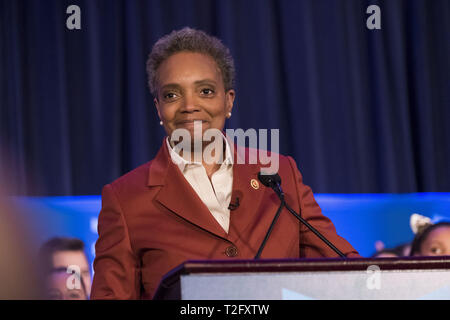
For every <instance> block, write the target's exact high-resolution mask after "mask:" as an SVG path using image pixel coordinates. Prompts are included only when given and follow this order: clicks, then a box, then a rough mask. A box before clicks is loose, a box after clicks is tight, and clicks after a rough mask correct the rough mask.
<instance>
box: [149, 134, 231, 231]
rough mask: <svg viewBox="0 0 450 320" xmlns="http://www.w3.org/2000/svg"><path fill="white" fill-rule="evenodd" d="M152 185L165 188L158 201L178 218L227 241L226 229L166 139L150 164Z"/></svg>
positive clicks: (150, 183)
mask: <svg viewBox="0 0 450 320" xmlns="http://www.w3.org/2000/svg"><path fill="white" fill-rule="evenodd" d="M148 186H149V187H154V186H161V190H159V192H158V193H157V195H156V197H155V200H156V201H158V202H159V203H161V204H162V205H163V206H164V207H166V208H167V209H169V210H170V211H172V212H173V213H175V214H176V215H178V216H180V217H181V218H183V219H184V220H186V221H188V222H190V223H192V224H194V225H196V226H198V227H200V228H202V229H204V230H206V231H208V232H210V233H212V234H214V235H216V236H219V237H221V238H225V239H226V238H227V234H226V232H225V230H223V228H222V227H221V226H220V225H219V223H218V222H217V221H216V220H215V219H214V217H213V216H212V214H211V212H210V211H209V209H208V208H207V207H206V205H205V204H204V203H203V201H202V200H201V199H200V198H199V197H198V195H197V193H196V192H195V191H194V189H192V187H191V185H190V184H189V182H187V180H186V179H185V178H184V176H183V174H182V173H181V171H180V170H179V168H178V167H177V166H176V165H175V164H174V163H173V162H172V159H171V158H170V154H169V151H168V149H167V144H166V141H165V140H163V144H162V147H161V148H160V150H159V152H158V154H157V155H156V157H155V159H154V160H153V161H152V163H151V165H150V168H149V178H148Z"/></svg>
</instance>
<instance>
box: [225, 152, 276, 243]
mask: <svg viewBox="0 0 450 320" xmlns="http://www.w3.org/2000/svg"><path fill="white" fill-rule="evenodd" d="M234 150H235V152H236V155H235V157H234V158H235V159H237V158H241V159H242V157H243V156H245V153H246V155H247V158H246V159H247V162H248V159H249V158H248V150H249V149H245V148H240V147H237V148H235V149H234ZM244 159H245V158H244ZM240 163H244V162H242V161H241V162H237V161H236V160H235V163H234V165H233V191H232V195H231V199H232V200H231V201H232V202H233V201H235V199H236V198H239V206H238V208H237V209H235V210H233V211H231V212H230V229H229V233H228V239H229V240H230V241H232V242H236V241H237V240H238V239H247V238H248V237H249V233H251V232H252V230H251V228H253V225H254V223H255V221H256V223H262V222H263V220H265V219H264V218H265V217H263V215H264V210H260V206H261V205H262V201H263V199H265V198H266V197H269V193H270V191H271V190H270V189H269V188H266V187H265V186H264V185H263V184H262V183H260V182H259V179H258V172H259V170H260V166H259V165H257V164H240Z"/></svg>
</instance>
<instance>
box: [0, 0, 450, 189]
mask: <svg viewBox="0 0 450 320" xmlns="http://www.w3.org/2000/svg"><path fill="white" fill-rule="evenodd" d="M72 4H76V5H78V6H79V7H80V9H81V27H82V29H81V30H68V29H67V28H66V19H67V17H68V16H69V14H67V13H66V8H67V7H68V6H69V5H72ZM371 4H376V5H378V6H379V7H380V8H381V27H382V28H381V30H369V29H367V27H366V19H367V18H368V17H369V15H368V14H367V13H366V9H367V7H368V6H369V5H371ZM0 19H1V20H0V35H1V41H0V80H1V86H0V103H1V104H0V108H1V109H0V116H1V118H0V133H1V140H2V153H3V154H2V157H0V158H2V161H3V162H7V163H6V165H7V166H8V167H9V169H10V170H9V171H10V173H11V172H12V173H13V174H12V175H11V176H12V178H11V179H12V182H14V187H13V189H12V190H10V191H11V192H12V193H16V194H22V195H70V194H71V195H80V194H100V191H101V188H102V186H103V185H104V184H106V183H109V182H111V181H112V180H114V179H116V178H117V177H119V176H120V175H122V174H124V173H125V172H127V171H129V170H131V169H133V168H135V167H137V166H138V165H140V164H142V163H145V162H147V161H148V160H150V159H151V158H152V157H153V156H154V155H155V154H156V152H157V150H158V149H159V147H160V145H161V141H162V138H163V136H164V132H163V129H162V128H161V127H160V126H159V119H158V117H157V114H156V111H155V108H154V105H153V102H152V97H151V95H150V93H149V90H148V87H147V78H146V73H145V62H146V58H147V55H148V53H149V51H150V49H151V47H152V45H153V43H154V42H155V41H156V40H157V39H158V38H160V37H161V36H163V35H164V34H166V33H168V32H170V31H172V30H174V29H178V28H181V27H184V26H191V27H194V28H199V29H203V30H205V31H207V32H209V33H211V34H213V35H215V36H218V37H219V38H221V39H222V40H223V41H224V43H225V44H226V45H227V46H229V48H230V49H231V51H232V54H233V56H234V58H235V62H236V68H237V85H236V91H237V99H236V104H235V108H234V111H233V116H232V118H231V120H229V121H228V123H227V127H229V128H243V129H248V128H255V129H260V128H268V129H271V128H280V137H281V146H280V150H281V152H282V153H284V154H290V155H292V156H293V157H294V159H295V160H296V161H297V163H298V166H299V168H300V170H301V171H302V173H303V175H304V180H305V183H307V184H309V185H310V186H312V188H313V191H315V192H322V193H323V192H330V193H334V192H339V193H341V192H342V193H347V192H417V191H418V192H429V191H442V192H444V191H450V125H449V124H450V1H449V0H432V1H430V0H417V1H416V0H409V1H400V0H388V1H363V0H329V1H326V0H311V1H301V0H280V1H269V0H244V1H240V0H239V1H238V0H236V1H234V0H226V1H223V0H218V1H214V0H211V1H210V0H197V1H194V0H192V1H189V0H180V1H175V0H161V1H135V0H86V1H81V0H70V1H66V0H45V1H44V0H43V1H37V0H35V1H31V0H30V1H23V0H0ZM6 158H7V159H8V160H5V159H6Z"/></svg>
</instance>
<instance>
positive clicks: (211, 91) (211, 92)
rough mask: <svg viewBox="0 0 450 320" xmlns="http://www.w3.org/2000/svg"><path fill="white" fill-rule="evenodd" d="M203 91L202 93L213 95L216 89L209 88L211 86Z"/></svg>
mask: <svg viewBox="0 0 450 320" xmlns="http://www.w3.org/2000/svg"><path fill="white" fill-rule="evenodd" d="M201 93H202V95H205V96H210V95H212V94H213V93H214V90H212V89H209V88H207V89H202V91H201Z"/></svg>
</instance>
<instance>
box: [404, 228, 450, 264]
mask: <svg viewBox="0 0 450 320" xmlns="http://www.w3.org/2000/svg"><path fill="white" fill-rule="evenodd" d="M440 227H450V221H441V222H439V223H435V224H430V226H429V227H427V228H425V229H424V230H423V231H421V232H418V233H417V234H416V236H415V237H414V240H413V242H412V244H411V251H410V253H409V255H410V256H414V255H415V254H420V249H421V247H422V244H423V243H424V242H425V240H426V239H427V238H428V236H429V235H430V233H431V231H433V230H435V229H437V228H440Z"/></svg>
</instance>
